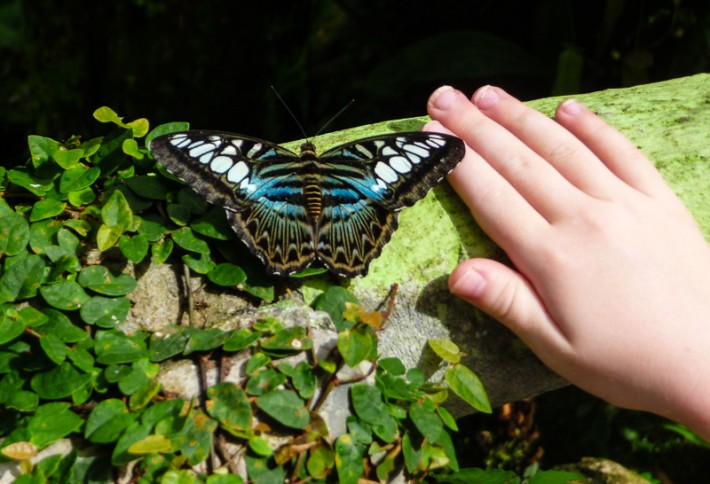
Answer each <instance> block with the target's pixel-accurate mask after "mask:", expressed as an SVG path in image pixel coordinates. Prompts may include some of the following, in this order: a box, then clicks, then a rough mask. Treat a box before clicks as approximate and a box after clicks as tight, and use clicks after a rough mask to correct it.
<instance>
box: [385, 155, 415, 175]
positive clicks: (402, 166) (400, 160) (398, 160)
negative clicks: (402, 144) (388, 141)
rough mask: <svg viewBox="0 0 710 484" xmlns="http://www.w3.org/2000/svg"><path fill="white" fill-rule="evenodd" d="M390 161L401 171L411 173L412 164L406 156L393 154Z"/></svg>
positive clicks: (392, 165)
mask: <svg viewBox="0 0 710 484" xmlns="http://www.w3.org/2000/svg"><path fill="white" fill-rule="evenodd" d="M389 161H390V166H391V167H392V168H394V169H395V170H397V171H398V172H400V173H409V172H410V171H411V169H412V164H411V163H409V161H407V159H406V158H405V157H404V156H393V157H392V158H390V160H389Z"/></svg>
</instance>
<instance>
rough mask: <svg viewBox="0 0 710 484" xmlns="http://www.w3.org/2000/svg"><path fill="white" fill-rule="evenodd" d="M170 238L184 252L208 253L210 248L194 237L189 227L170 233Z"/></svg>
mask: <svg viewBox="0 0 710 484" xmlns="http://www.w3.org/2000/svg"><path fill="white" fill-rule="evenodd" d="M171 236H172V238H173V240H174V241H175V243H176V244H177V245H179V246H180V247H182V248H183V249H185V250H189V251H190V252H197V253H199V254H209V253H210V248H209V246H208V245H207V242H205V241H204V240H202V239H200V238H197V237H195V235H194V234H193V233H192V229H190V227H183V228H181V229H179V230H175V231H174V232H172V234H171Z"/></svg>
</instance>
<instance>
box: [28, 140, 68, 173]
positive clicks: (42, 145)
mask: <svg viewBox="0 0 710 484" xmlns="http://www.w3.org/2000/svg"><path fill="white" fill-rule="evenodd" d="M27 145H28V146H29V148H30V156H31V158H32V166H34V167H35V168H39V167H40V166H42V165H44V164H45V163H46V162H47V161H49V159H50V158H51V157H52V155H54V153H55V152H56V151H57V150H58V149H59V148H60V147H61V146H62V145H61V144H60V143H59V142H57V141H54V140H53V139H51V138H46V137H44V136H37V135H30V136H28V137H27Z"/></svg>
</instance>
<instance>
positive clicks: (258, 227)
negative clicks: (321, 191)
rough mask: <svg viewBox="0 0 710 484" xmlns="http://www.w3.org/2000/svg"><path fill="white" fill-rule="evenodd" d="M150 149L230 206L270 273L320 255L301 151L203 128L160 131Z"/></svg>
mask: <svg viewBox="0 0 710 484" xmlns="http://www.w3.org/2000/svg"><path fill="white" fill-rule="evenodd" d="M150 150H151V152H152V153H153V156H154V157H155V159H156V160H157V161H158V162H159V163H160V164H161V165H163V166H164V167H165V168H166V169H167V170H168V171H170V172H171V173H172V174H174V175H175V176H177V177H178V178H180V179H182V180H183V181H185V182H186V183H187V184H188V185H189V186H191V187H192V188H193V189H194V190H195V191H196V192H197V193H198V194H200V195H201V196H202V197H203V198H205V199H206V200H207V201H209V202H210V203H213V204H215V205H220V206H222V207H224V208H225V209H226V211H227V219H228V220H229V222H230V224H231V225H232V228H233V229H234V231H235V232H236V233H237V235H238V236H239V238H240V239H241V240H242V241H243V242H244V243H245V244H246V246H247V247H248V248H249V250H250V251H251V252H252V253H253V254H254V255H256V256H257V257H258V258H259V259H261V261H262V262H263V263H264V265H265V266H266V269H267V271H268V272H269V273H271V274H281V275H285V274H290V273H293V272H298V271H300V270H302V269H304V268H306V267H307V266H308V265H309V264H310V263H311V262H312V261H313V260H314V259H315V257H316V256H315V249H314V244H313V230H312V228H311V227H310V226H309V224H308V223H307V220H306V209H305V207H304V206H303V203H302V202H301V200H300V199H299V196H300V195H299V187H300V185H299V180H298V179H297V178H298V177H297V175H296V173H297V172H298V164H299V160H298V157H297V156H296V154H295V153H293V152H291V151H289V150H287V149H285V148H282V147H280V146H278V145H276V144H274V143H270V142H268V141H264V140H261V139H258V138H252V137H248V136H242V135H237V134H232V133H225V132H219V131H200V130H194V131H183V132H177V133H170V134H167V135H163V136H159V137H157V138H155V139H153V140H152V141H151V143H150Z"/></svg>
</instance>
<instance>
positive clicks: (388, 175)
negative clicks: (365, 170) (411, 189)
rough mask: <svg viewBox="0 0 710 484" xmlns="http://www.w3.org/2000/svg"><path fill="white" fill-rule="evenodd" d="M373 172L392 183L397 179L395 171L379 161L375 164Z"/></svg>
mask: <svg viewBox="0 0 710 484" xmlns="http://www.w3.org/2000/svg"><path fill="white" fill-rule="evenodd" d="M375 173H376V174H377V176H379V177H380V178H382V180H384V181H385V182H387V183H394V182H396V181H397V173H396V172H395V171H394V170H393V169H392V168H390V167H389V165H387V164H385V163H382V162H381V161H379V162H377V164H376V165H375Z"/></svg>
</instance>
